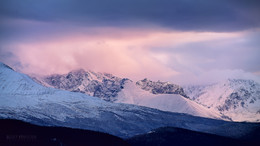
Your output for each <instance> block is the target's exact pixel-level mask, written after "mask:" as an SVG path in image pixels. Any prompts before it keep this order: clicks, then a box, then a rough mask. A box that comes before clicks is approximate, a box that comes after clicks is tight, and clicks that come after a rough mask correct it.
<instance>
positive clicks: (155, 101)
mask: <svg viewBox="0 0 260 146" xmlns="http://www.w3.org/2000/svg"><path fill="white" fill-rule="evenodd" d="M148 91H149V90H148ZM148 91H145V90H143V89H141V88H139V86H138V85H136V84H134V83H133V82H131V81H128V82H127V83H126V84H125V87H124V89H123V90H122V91H121V92H119V94H118V100H116V102H118V103H128V104H135V105H141V106H146V107H151V108H156V109H160V110H163V111H170V112H177V113H186V114H190V115H194V116H200V117H209V118H216V119H217V118H220V117H221V116H220V114H218V113H217V112H215V111H213V110H210V109H208V108H206V107H204V106H202V105H199V104H197V103H196V102H194V101H192V100H190V99H187V98H185V97H183V96H182V95H179V94H152V93H151V92H148Z"/></svg>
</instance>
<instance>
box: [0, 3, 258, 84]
mask: <svg viewBox="0 0 260 146" xmlns="http://www.w3.org/2000/svg"><path fill="white" fill-rule="evenodd" d="M259 55H260V1H259V0H44V1H40V0H23V1H21V0H1V1H0V61H1V62H3V63H6V64H8V65H10V66H11V67H13V68H15V69H16V70H18V71H20V72H24V73H28V74H53V73H67V72H69V71H70V70H73V69H78V68H83V69H90V70H93V71H98V72H108V73H112V74H115V75H117V76H120V77H128V78H130V79H133V80H139V79H142V78H145V77H147V78H151V79H152V80H167V81H171V82H174V83H178V84H189V83H191V84H194V83H195V84H204V83H211V82H216V81H219V80H223V79H226V78H246V79H255V80H260V59H259V58H260V57H259Z"/></svg>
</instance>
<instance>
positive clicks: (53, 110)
mask: <svg viewBox="0 0 260 146" xmlns="http://www.w3.org/2000/svg"><path fill="white" fill-rule="evenodd" d="M0 83H1V84H0V119H17V120H22V121H26V122H29V123H32V124H36V125H41V126H59V127H71V128H79V129H87V130H93V131H99V132H105V133H109V134H112V135H115V136H118V137H121V138H129V137H132V136H134V135H137V134H142V133H146V132H148V131H150V130H152V129H155V128H159V127H165V126H171V127H179V128H184V129H190V130H193V131H200V132H205V133H212V134H217V135H222V136H227V137H235V138H241V137H244V136H246V135H247V134H249V133H251V132H252V131H254V130H255V129H256V128H259V126H260V125H259V124H256V123H236V122H227V121H223V120H214V119H208V118H201V117H195V116H191V115H187V114H180V113H172V112H163V111H159V110H156V109H151V108H147V107H141V106H135V105H128V104H122V103H120V104H118V103H111V102H106V101H104V100H101V99H99V98H96V97H91V96H88V95H85V94H82V93H75V92H69V91H64V90H58V89H54V88H49V87H44V86H42V85H40V84H38V83H36V82H34V81H33V80H32V79H31V78H30V77H28V76H27V75H24V74H21V73H18V72H15V71H14V70H12V69H11V68H10V67H8V66H6V65H4V64H2V63H0Z"/></svg>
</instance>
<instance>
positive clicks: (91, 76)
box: [33, 69, 128, 102]
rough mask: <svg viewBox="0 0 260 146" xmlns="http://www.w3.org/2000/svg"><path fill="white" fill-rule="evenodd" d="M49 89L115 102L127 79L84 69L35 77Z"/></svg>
mask: <svg viewBox="0 0 260 146" xmlns="http://www.w3.org/2000/svg"><path fill="white" fill-rule="evenodd" d="M33 79H34V80H35V81H36V82H38V83H40V84H42V85H44V86H47V87H53V88H57V89H63V90H67V91H73V92H81V93H85V94H87V95H90V96H95V97H99V98H101V99H103V100H105V101H111V102H113V101H115V100H116V98H115V97H116V96H117V94H118V92H120V91H121V90H122V89H123V88H124V84H125V82H126V81H127V80H128V79H127V78H119V77H116V76H113V75H111V74H108V73H95V72H93V71H85V70H83V69H79V70H74V71H71V72H69V73H68V74H64V75H58V74H56V75H50V76H42V77H33Z"/></svg>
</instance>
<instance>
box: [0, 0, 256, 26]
mask: <svg viewBox="0 0 260 146" xmlns="http://www.w3.org/2000/svg"><path fill="white" fill-rule="evenodd" d="M0 5H1V6H0V14H1V17H2V20H4V18H5V17H12V18H22V19H32V20H40V21H65V22H73V23H77V24H81V25H95V26H97V25H101V26H117V27H118V26H135V27H136V26H140V25H147V24H153V25H159V26H162V27H167V28H171V29H177V30H183V31H187V30H194V31H239V30H245V29H250V28H258V27H259V25H260V17H259V14H260V1H259V0H215V1H212V0H211V1H210V0H44V1H37V0H23V1H21V0H2V1H1V2H0Z"/></svg>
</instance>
